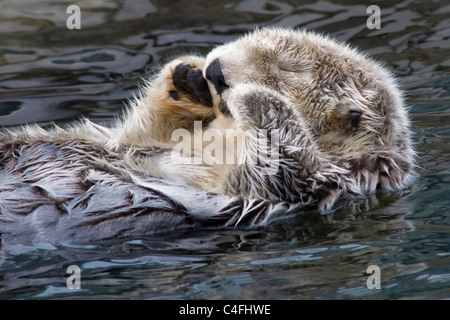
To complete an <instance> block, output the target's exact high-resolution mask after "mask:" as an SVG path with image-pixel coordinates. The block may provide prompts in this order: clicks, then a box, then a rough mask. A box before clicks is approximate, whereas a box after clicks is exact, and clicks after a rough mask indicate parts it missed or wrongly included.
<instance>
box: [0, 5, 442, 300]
mask: <svg viewBox="0 0 450 320" xmlns="http://www.w3.org/2000/svg"><path fill="white" fill-rule="evenodd" d="M344 3H345V4H340V3H338V2H335V1H311V2H304V1H302V2H301V4H298V3H297V2H295V1H253V0H244V1H226V2H217V1H214V2H213V1H208V2H206V1H200V0H198V1H195V0H192V1H158V0H155V1H144V0H130V1H119V0H110V1H77V2H76V4H78V5H79V6H80V8H81V30H68V29H67V28H66V19H67V17H68V16H69V14H67V13H66V9H67V6H68V3H67V2H61V1H56V0H55V1H50V0H46V1H40V4H39V5H36V2H35V1H33V0H22V1H20V2H18V1H2V2H0V126H4V127H9V126H15V125H21V124H25V123H33V122H37V123H39V124H40V125H42V126H47V125H48V124H49V123H51V122H52V121H55V122H58V123H66V122H69V121H72V120H76V119H79V118H80V117H82V116H85V117H89V118H90V119H92V120H94V121H96V122H102V123H108V122H110V121H111V120H112V119H113V118H114V115H115V114H116V113H117V112H119V111H120V110H122V109H123V105H124V103H125V102H126V100H127V99H128V98H130V97H131V96H132V94H131V92H132V91H133V90H136V88H137V83H138V82H139V79H140V77H141V76H144V77H145V76H148V75H149V74H151V73H152V72H154V71H155V70H156V69H157V68H158V66H159V65H161V64H162V63H164V62H166V61H167V60H169V59H170V58H172V57H174V56H177V55H180V54H184V53H198V54H205V53H206V52H208V51H209V50H211V49H212V48H213V47H214V46H215V45H217V44H220V43H223V42H226V41H230V40H234V39H235V38H236V37H238V36H239V35H241V34H242V33H244V32H246V31H248V30H252V29H253V28H254V27H255V26H262V25H275V26H290V27H301V28H308V29H315V30H318V31H321V32H326V33H329V34H331V35H332V36H334V37H336V38H338V39H340V40H344V41H349V42H350V43H352V44H354V45H356V46H358V47H360V48H361V49H362V50H364V51H366V52H368V53H369V54H370V55H372V56H375V57H376V58H377V59H379V60H382V61H385V62H386V64H387V65H389V66H390V67H392V69H393V70H394V71H395V72H396V74H397V75H398V77H399V81H400V84H401V86H402V88H403V89H404V90H405V93H406V99H407V102H408V104H409V105H410V106H411V116H412V122H413V129H414V132H415V142H416V146H417V150H418V153H419V165H420V168H419V173H420V178H419V179H418V180H417V181H416V183H415V184H414V185H413V186H412V187H411V188H410V189H408V190H406V191H405V192H402V193H399V194H395V195H391V196H388V197H386V196H381V195H378V197H377V198H375V197H374V198H373V199H369V200H367V201H361V202H355V203H353V204H351V205H349V206H347V207H345V208H342V209H339V210H337V211H336V212H335V213H334V214H333V216H330V217H327V218H324V217H318V216H317V215H316V214H315V213H312V212H311V213H308V214H306V215H304V216H301V215H299V216H296V217H293V218H291V219H289V220H286V221H280V222H278V223H274V224H272V225H270V226H269V227H268V228H265V229H261V230H253V231H242V230H225V231H224V230H216V231H208V232H206V231H205V232H198V231H197V232H195V233H179V234H173V235H172V236H170V237H164V238H139V239H121V240H117V241H114V242H109V243H103V242H102V243H92V244H90V245H83V246H77V245H74V244H67V243H66V244H60V243H36V244H34V245H30V246H23V245H12V246H5V245H3V247H1V248H0V299H72V298H73V299H76V298H77V299H84V298H96V299H100V298H105V299H115V298H120V299H443V298H450V266H449V265H450V234H449V231H450V218H449V212H450V197H449V193H448V190H449V189H450V171H449V168H450V166H449V165H450V139H449V136H450V58H449V57H450V55H449V48H450V40H449V36H450V19H449V16H450V5H449V4H448V2H447V1H444V0H442V1H401V2H398V1H382V2H379V6H380V7H381V29H379V30H377V29H373V30H369V29H368V28H367V26H366V20H367V18H368V16H369V15H368V14H366V9H367V7H366V5H363V4H360V2H359V1H345V2H344ZM70 265H77V266H79V267H80V268H81V290H69V289H67V287H66V280H67V277H68V276H69V274H66V270H67V267H68V266H70ZM370 265H378V266H379V267H380V269H381V290H376V289H374V290H369V289H368V288H367V286H366V281H367V278H368V276H369V274H367V273H366V271H367V268H368V267H369V266H370Z"/></svg>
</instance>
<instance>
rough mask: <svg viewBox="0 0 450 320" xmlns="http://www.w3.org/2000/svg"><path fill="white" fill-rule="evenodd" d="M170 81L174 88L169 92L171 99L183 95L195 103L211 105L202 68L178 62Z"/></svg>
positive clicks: (176, 98)
mask: <svg viewBox="0 0 450 320" xmlns="http://www.w3.org/2000/svg"><path fill="white" fill-rule="evenodd" d="M172 81H173V85H174V87H175V89H176V90H171V91H170V92H169V95H170V97H171V98H172V99H174V100H176V101H179V100H180V99H181V98H182V97H185V98H187V99H189V100H190V101H192V102H193V103H196V104H202V105H204V106H207V107H212V106H213V102H212V97H211V93H210V92H209V88H208V83H207V82H206V79H205V78H203V75H202V70H200V69H198V68H196V67H195V66H192V65H190V64H187V63H180V64H179V65H177V66H176V67H175V70H174V72H173V74H172Z"/></svg>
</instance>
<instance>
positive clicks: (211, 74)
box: [206, 59, 229, 95]
mask: <svg viewBox="0 0 450 320" xmlns="http://www.w3.org/2000/svg"><path fill="white" fill-rule="evenodd" d="M206 79H208V80H209V81H211V82H212V83H213V85H214V88H216V91H217V93H218V94H219V95H220V94H222V92H224V91H225V90H226V89H228V88H229V86H228V84H227V82H226V81H225V76H224V74H223V72H222V66H221V65H220V60H219V59H215V60H214V61H213V62H211V64H210V65H209V66H208V68H206Z"/></svg>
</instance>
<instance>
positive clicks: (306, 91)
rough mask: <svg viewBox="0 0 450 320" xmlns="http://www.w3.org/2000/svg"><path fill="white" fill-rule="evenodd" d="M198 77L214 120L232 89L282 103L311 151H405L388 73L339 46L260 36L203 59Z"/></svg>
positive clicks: (287, 35) (297, 34)
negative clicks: (244, 88) (255, 87)
mask: <svg viewBox="0 0 450 320" xmlns="http://www.w3.org/2000/svg"><path fill="white" fill-rule="evenodd" d="M203 76H204V77H205V78H206V79H207V80H208V82H209V85H210V89H211V92H212V93H213V102H214V110H215V113H216V116H218V115H221V114H224V116H227V105H226V102H227V98H228V95H229V93H230V91H231V90H233V88H235V87H237V86H238V85H239V84H245V83H254V84H259V85H263V86H266V87H268V88H271V89H273V90H276V91H277V92H279V93H280V94H282V95H284V96H285V97H286V98H288V99H289V100H290V101H291V102H292V103H293V105H294V106H295V107H296V108H297V109H298V111H300V113H301V114H302V115H303V117H304V118H305V120H306V123H308V124H309V126H310V128H311V132H312V134H313V135H314V137H315V139H316V141H317V143H318V145H319V146H320V147H321V148H322V149H323V150H326V151H329V152H336V153H348V152H353V153H359V154H361V153H367V152H371V150H375V149H377V148H390V147H394V146H396V147H401V146H405V145H406V146H407V147H408V148H409V129H408V119H407V117H406V112H405V109H404V107H403V102H402V99H401V95H400V92H399V90H398V89H397V86H396V84H395V81H394V80H393V79H392V77H391V75H390V74H389V72H387V71H386V70H385V69H384V68H383V67H382V66H380V65H379V64H377V63H375V62H374V61H372V60H370V59H368V58H366V57H365V56H364V55H362V54H360V53H358V52H357V51H356V50H354V49H352V48H350V47H348V46H347V45H343V44H338V43H336V42H335V41H333V40H331V39H329V38H326V37H324V36H320V35H317V34H314V33H308V32H303V31H293V30H285V29H262V30H257V31H255V32H253V33H250V34H248V35H246V36H244V37H242V38H240V39H238V40H236V41H234V42H231V43H228V44H224V45H222V46H220V47H217V48H216V49H214V50H213V51H211V52H210V53H209V54H208V56H207V58H206V62H205V67H204V69H203Z"/></svg>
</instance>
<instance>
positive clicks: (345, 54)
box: [0, 28, 415, 242]
mask: <svg viewBox="0 0 450 320" xmlns="http://www.w3.org/2000/svg"><path fill="white" fill-rule="evenodd" d="M198 124H200V125H201V127H200V129H199V126H198ZM177 130H178V132H179V131H180V130H182V132H184V133H188V134H190V135H193V136H194V135H196V134H199V133H200V134H204V133H206V132H208V130H213V132H215V133H217V135H216V136H215V139H214V140H215V143H218V146H219V147H217V148H215V149H214V152H213V153H211V152H210V153H209V155H210V156H211V155H212V157H213V158H214V157H216V158H215V160H218V159H217V154H222V155H223V154H228V153H230V152H234V153H233V156H232V157H231V159H232V161H228V162H227V161H204V160H205V159H204V158H201V161H200V162H198V161H180V159H181V160H183V158H184V160H186V158H187V160H190V159H191V158H195V157H196V156H198V155H199V154H203V153H205V149H206V148H209V147H211V145H205V143H204V142H205V141H204V140H202V143H201V144H196V143H195V142H194V143H192V140H189V139H187V140H186V141H181V142H180V139H177V137H179V136H177V135H175V138H174V132H177ZM199 130H200V131H201V132H198V131H199ZM230 130H231V131H230ZM209 132H210V131H209ZM230 132H231V133H230ZM262 133H264V135H263V136H264V138H265V139H266V140H264V139H263V143H261V135H262ZM273 133H276V134H275V135H273ZM230 136H231V141H232V142H236V141H238V142H236V144H237V145H236V144H234V143H232V144H231V147H230V145H228V144H227V143H224V141H222V139H224V140H227V138H229V137H230ZM180 146H181V147H182V148H184V149H188V150H190V151H192V152H188V153H187V155H186V154H184V153H183V154H182V155H181V156H180V155H179V154H177V157H174V149H176V148H177V147H180ZM230 148H231V149H232V150H231V149H230ZM177 150H178V149H177ZM219 151H220V152H219ZM268 151H270V152H272V153H276V155H277V157H276V158H274V159H272V160H273V162H272V163H269V165H272V164H273V163H275V164H276V166H275V170H272V171H270V170H269V171H268V168H267V167H268V163H267V162H264V161H261V160H260V159H256V158H257V157H255V155H261V154H266V153H268ZM180 157H181V158H180ZM210 160H211V159H210ZM213 160H214V159H213ZM219 160H220V159H219ZM272 169H273V168H272ZM414 175H415V174H414V150H413V147H412V143H411V130H410V124H409V120H408V116H407V110H406V108H405V105H404V102H403V99H402V95H401V92H400V90H399V89H398V85H397V83H396V81H395V80H394V78H393V76H392V74H391V73H390V72H389V71H387V69H386V68H385V67H383V66H382V65H381V64H380V63H377V62H375V61H373V60H371V59H370V58H368V57H366V56H365V55H363V54H361V53H359V52H358V51H357V50H355V49H353V48H351V47H349V46H348V45H346V44H342V43H338V42H336V41H335V40H332V39H330V38H328V37H325V36H323V35H319V34H316V33H313V32H307V31H296V30H292V29H280V28H264V29H260V30H255V31H254V32H252V33H249V34H247V35H245V36H243V37H241V38H239V39H238V40H236V41H234V42H231V43H227V44H224V45H222V46H219V47H217V48H215V49H214V50H212V51H211V52H210V53H209V54H208V55H207V56H206V57H205V58H203V57H198V56H184V57H180V58H177V59H175V60H173V61H171V62H170V63H168V64H167V65H165V66H164V67H163V68H162V70H161V71H160V72H159V73H158V74H156V75H155V76H154V77H153V78H152V79H150V80H149V81H147V82H146V85H144V86H143V87H142V88H141V90H140V93H139V94H138V95H137V96H136V98H135V99H134V101H132V102H131V103H130V107H129V109H128V111H127V113H126V115H125V116H124V117H123V118H122V119H120V120H118V121H117V123H116V124H115V125H114V126H112V127H104V126H100V125H98V124H94V123H92V122H90V121H89V120H86V119H85V120H83V121H82V122H81V123H79V124H76V125H73V126H71V127H67V128H60V127H57V126H54V127H53V129H50V130H44V129H41V128H39V127H37V126H27V127H24V128H19V129H14V130H3V132H0V233H3V237H4V238H5V237H7V238H20V237H27V238H28V239H32V240H33V241H52V242H54V241H63V240H70V239H73V240H76V241H84V240H85V241H89V240H96V239H109V238H117V237H120V236H136V235H146V234H153V233H157V232H166V231H169V230H173V229H177V228H189V227H192V226H200V227H206V226H214V227H241V226H242V227H254V226H259V225H264V224H266V223H268V222H269V221H271V220H273V219H274V218H276V217H280V216H284V215H287V214H289V213H290V212H294V211H296V210H299V209H301V208H303V209H314V208H317V209H318V211H319V212H322V213H328V212H330V211H331V210H333V207H334V206H336V203H338V202H341V201H346V200H348V199H353V198H363V197H366V196H367V195H368V194H371V193H373V192H375V191H376V190H377V189H380V190H386V191H394V190H399V189H402V188H405V187H406V186H407V185H408V184H409V183H410V182H411V181H412V179H413V177H414Z"/></svg>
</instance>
